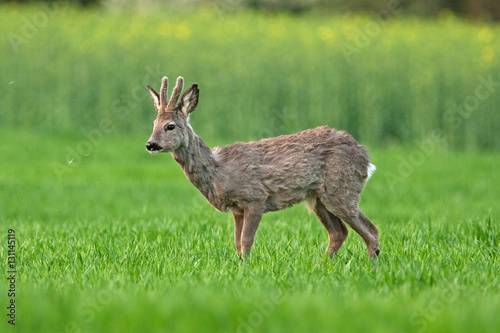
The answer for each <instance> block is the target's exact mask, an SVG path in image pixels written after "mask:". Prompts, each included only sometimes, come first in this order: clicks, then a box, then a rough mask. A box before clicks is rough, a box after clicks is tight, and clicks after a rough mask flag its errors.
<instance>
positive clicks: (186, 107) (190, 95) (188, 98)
mask: <svg viewBox="0 0 500 333" xmlns="http://www.w3.org/2000/svg"><path fill="white" fill-rule="evenodd" d="M199 94H200V90H199V89H198V85H197V84H196V83H194V84H193V85H192V86H191V87H190V88H189V89H188V90H186V92H185V93H184V95H182V97H181V101H180V103H179V109H180V110H181V111H182V112H183V113H184V114H185V115H186V116H187V115H188V114H190V113H191V112H193V111H194V109H195V108H196V106H197V105H198V96H199Z"/></svg>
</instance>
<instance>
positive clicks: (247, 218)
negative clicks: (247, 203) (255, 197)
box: [241, 208, 263, 258]
mask: <svg viewBox="0 0 500 333" xmlns="http://www.w3.org/2000/svg"><path fill="white" fill-rule="evenodd" d="M262 214H263V213H262V210H260V209H256V208H248V209H245V211H244V215H243V216H244V220H243V230H242V232H241V249H242V252H241V257H242V258H244V257H248V256H249V255H250V250H251V249H252V245H253V242H254V240H255V232H256V231H257V227H258V226H259V222H260V219H261V218H262Z"/></svg>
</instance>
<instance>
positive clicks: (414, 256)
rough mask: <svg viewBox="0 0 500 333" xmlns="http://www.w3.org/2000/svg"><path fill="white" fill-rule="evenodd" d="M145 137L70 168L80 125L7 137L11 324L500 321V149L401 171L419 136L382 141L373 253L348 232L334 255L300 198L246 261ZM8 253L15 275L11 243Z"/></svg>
mask: <svg viewBox="0 0 500 333" xmlns="http://www.w3.org/2000/svg"><path fill="white" fill-rule="evenodd" d="M15 134H16V133H14V132H9V131H6V132H5V131H4V132H2V134H1V136H0V139H1V141H2V142H6V141H8V140H9V138H11V137H12V136H14V135H15ZM148 135H149V133H145V135H144V136H134V137H132V138H130V137H109V138H107V139H106V140H103V143H102V144H101V145H99V147H96V148H95V151H94V152H93V153H92V154H91V155H90V156H88V157H86V158H85V159H84V160H83V161H82V162H81V163H80V165H78V166H77V167H74V169H71V171H69V172H68V173H66V174H64V177H63V179H62V180H58V177H57V176H56V174H55V172H54V169H53V167H52V165H51V163H52V160H53V159H55V160H57V159H61V158H64V156H59V154H60V153H59V152H60V151H63V150H64V148H65V147H66V146H67V145H70V146H72V145H73V146H75V145H77V144H78V142H79V141H78V140H76V139H75V138H71V137H61V136H59V135H56V136H50V135H48V136H46V137H44V140H43V142H41V143H39V144H35V145H33V142H34V141H36V140H37V138H38V136H37V135H35V134H29V133H22V135H21V136H19V135H16V137H17V140H16V144H15V145H2V148H1V151H0V153H1V154H2V157H3V158H2V161H1V162H0V167H1V169H2V174H1V176H0V177H1V178H0V181H1V184H2V191H1V192H0V199H1V200H0V202H1V204H2V206H1V214H2V216H1V219H2V225H3V227H2V232H3V233H4V235H3V236H2V239H3V240H4V241H3V243H4V244H3V245H2V248H6V243H5V242H6V241H5V240H6V236H7V228H13V229H14V230H15V232H16V239H17V241H18V243H17V244H18V248H17V261H18V262H17V263H18V267H19V275H18V276H19V279H18V280H17V285H16V290H17V293H16V302H17V325H16V327H15V328H9V329H8V330H7V331H8V332H139V331H141V332H143V331H144V332H173V331H179V332H196V331H214V332H215V331H216V332H225V331H227V332H234V331H236V332H288V331H332V330H333V331H349V332H364V331H366V329H367V327H370V328H371V330H372V331H376V332H445V331H446V332H452V331H453V332H470V331H482V332H496V331H498V329H499V328H500V319H499V317H498V312H499V311H500V297H499V295H500V283H499V277H498V276H499V275H498V272H499V270H500V260H499V259H500V258H499V253H498V246H499V239H500V229H499V227H498V221H497V220H496V217H497V216H498V213H499V210H498V202H499V200H500V193H499V191H498V188H497V187H496V186H492V184H498V183H499V182H500V179H499V176H498V172H496V168H497V165H498V164H499V163H500V156H498V154H487V153H483V154H477V153H465V154H464V153H461V154H458V153H447V152H439V153H434V154H429V155H426V157H425V162H424V163H422V165H420V166H415V168H414V170H413V171H412V172H411V173H410V174H408V175H406V174H405V177H401V178H394V177H393V176H391V175H400V172H399V171H398V169H399V168H400V167H401V165H404V162H402V161H404V159H409V157H410V156H411V155H412V154H413V153H414V152H415V151H418V148H416V147H409V148H407V149H402V148H394V149H379V150H377V149H374V150H373V151H372V158H373V161H374V163H376V164H377V166H378V171H377V172H376V174H375V175H374V177H373V178H372V179H371V180H370V182H369V184H368V186H367V188H366V190H365V192H364V194H363V197H362V203H361V206H362V209H363V211H364V212H365V213H366V215H367V216H369V217H370V218H371V219H372V220H373V221H374V223H375V224H376V225H377V226H378V227H379V230H380V233H381V250H382V253H381V256H380V258H379V260H378V262H377V263H374V262H372V261H371V260H370V259H369V258H368V257H367V255H366V248H365V246H364V244H363V242H362V241H361V238H360V237H359V236H358V235H357V234H356V233H354V232H352V231H351V233H350V235H349V237H348V239H347V241H346V243H345V244H344V246H343V247H342V248H341V250H340V252H339V254H338V256H337V257H335V258H333V260H327V261H326V262H323V261H322V257H323V251H324V249H325V248H326V244H327V235H326V232H325V230H324V229H323V227H322V225H321V224H320V223H319V221H317V220H316V218H315V217H314V216H313V215H309V214H308V213H307V209H305V207H304V206H303V205H298V206H296V207H294V208H292V209H289V210H287V211H283V212H279V213H270V214H266V215H265V216H264V219H263V222H262V223H261V226H260V227H259V230H258V233H257V240H256V245H255V246H254V249H253V253H252V257H251V258H250V259H249V260H247V261H245V262H241V261H240V260H238V258H237V256H236V253H235V250H234V246H233V230H232V220H231V216H230V215H229V214H222V213H218V212H216V211H215V210H214V209H212V208H211V207H210V206H209V205H208V204H207V203H206V202H205V200H204V199H203V198H202V196H201V195H200V194H199V193H198V192H197V191H196V189H195V188H194V187H192V186H191V184H189V182H188V181H187V180H186V179H185V178H184V175H183V174H182V172H181V170H180V168H179V167H178V165H177V164H176V163H175V162H174V161H173V160H172V158H171V157H170V156H169V155H166V154H165V155H159V156H155V157H151V156H149V154H147V153H146V152H145V151H144V149H143V144H144V140H145V138H147V136H148ZM19 146H26V147H29V146H32V147H33V148H34V149H30V151H29V152H24V151H20V150H19V148H18V147H19ZM402 163H403V164H402ZM393 179H395V180H393ZM1 263H2V276H5V275H4V272H5V270H6V269H5V266H4V265H5V263H6V251H5V250H4V251H2V252H1ZM2 281H5V280H4V278H2ZM4 287H6V285H5V282H3V283H2V289H3V288H4ZM1 299H2V300H3V301H2V302H3V303H5V304H3V305H6V302H7V301H8V300H7V297H6V292H2V297H1ZM4 309H5V307H4ZM4 312H5V310H4ZM3 321H4V322H2V323H1V325H2V327H3V328H2V331H3V330H4V328H5V327H6V326H10V325H7V324H6V319H5V317H4V319H3Z"/></svg>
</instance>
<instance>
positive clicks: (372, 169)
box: [365, 163, 377, 182]
mask: <svg viewBox="0 0 500 333" xmlns="http://www.w3.org/2000/svg"><path fill="white" fill-rule="evenodd" d="M375 170H377V167H376V166H375V165H373V164H371V163H370V164H369V165H368V168H367V169H366V172H368V177H367V178H366V180H365V182H367V181H368V179H370V177H371V176H372V175H373V173H374V172H375Z"/></svg>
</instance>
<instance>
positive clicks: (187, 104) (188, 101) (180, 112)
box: [146, 76, 199, 154]
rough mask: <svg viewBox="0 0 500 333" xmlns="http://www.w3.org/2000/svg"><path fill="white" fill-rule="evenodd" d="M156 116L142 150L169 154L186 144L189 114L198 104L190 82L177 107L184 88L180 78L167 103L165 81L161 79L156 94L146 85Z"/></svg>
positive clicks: (187, 140)
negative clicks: (149, 135)
mask: <svg viewBox="0 0 500 333" xmlns="http://www.w3.org/2000/svg"><path fill="white" fill-rule="evenodd" d="M147 87H148V90H149V93H150V94H151V97H152V98H153V103H154V106H155V109H156V111H157V112H158V116H157V117H156V120H155V121H154V123H153V126H154V127H153V133H152V134H151V137H150V138H149V140H148V142H147V143H146V149H147V150H148V151H149V152H150V153H151V154H156V153H160V152H172V151H175V150H177V149H178V148H180V147H182V146H186V147H187V146H188V145H189V130H190V125H189V114H190V113H191V112H193V111H194V109H195V108H196V106H197V105H198V96H199V90H198V85H197V84H196V83H194V84H193V85H192V86H191V87H190V88H189V89H188V90H186V92H185V93H184V95H182V97H181V98H180V102H179V103H178V104H177V100H178V99H179V96H180V95H181V92H182V89H183V87H184V79H183V78H182V77H180V76H179V77H178V78H177V82H176V85H175V88H174V90H173V91H172V96H170V100H169V99H168V97H167V89H168V78H167V77H166V76H165V77H163V79H162V81H161V89H160V93H158V92H157V91H156V90H154V89H153V88H151V87H150V86H149V85H148V86H147Z"/></svg>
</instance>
